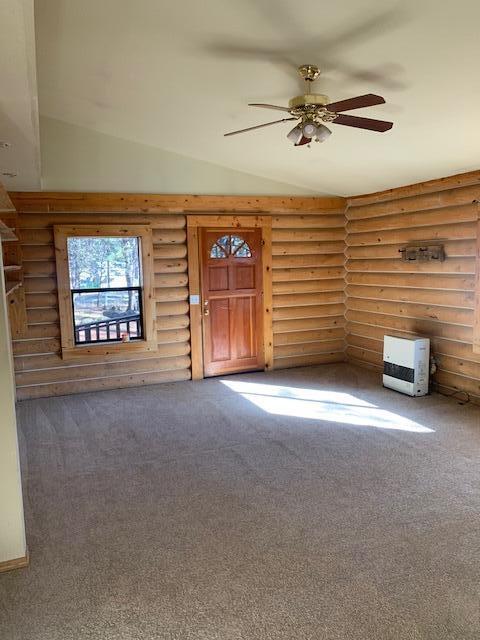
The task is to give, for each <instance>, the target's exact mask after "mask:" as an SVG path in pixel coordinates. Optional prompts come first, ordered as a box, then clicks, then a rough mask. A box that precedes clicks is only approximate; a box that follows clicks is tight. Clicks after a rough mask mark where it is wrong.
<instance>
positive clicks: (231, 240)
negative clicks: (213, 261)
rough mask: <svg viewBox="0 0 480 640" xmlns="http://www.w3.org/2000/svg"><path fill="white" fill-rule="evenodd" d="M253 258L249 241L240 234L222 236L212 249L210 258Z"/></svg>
mask: <svg viewBox="0 0 480 640" xmlns="http://www.w3.org/2000/svg"><path fill="white" fill-rule="evenodd" d="M228 256H233V257H234V258H251V257H252V252H251V250H250V247H249V246H248V243H247V242H246V241H245V240H244V239H243V238H241V237H240V236H234V235H227V236H221V237H220V238H218V239H217V240H215V242H214V243H213V245H212V248H211V249H210V258H228Z"/></svg>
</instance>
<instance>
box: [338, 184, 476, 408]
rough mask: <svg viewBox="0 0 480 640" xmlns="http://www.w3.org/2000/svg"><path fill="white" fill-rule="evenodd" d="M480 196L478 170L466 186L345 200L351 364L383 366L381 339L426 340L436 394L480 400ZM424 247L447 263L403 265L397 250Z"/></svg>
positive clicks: (415, 189)
mask: <svg viewBox="0 0 480 640" xmlns="http://www.w3.org/2000/svg"><path fill="white" fill-rule="evenodd" d="M469 176H470V177H469ZM436 185H437V190H435V186H436ZM424 189H425V190H426V192H423V190H424ZM479 197H480V174H479V173H478V172H477V173H476V174H468V175H467V176H466V178H465V182H462V179H461V177H458V179H454V178H452V179H446V181H445V182H442V181H430V182H429V183H426V184H425V185H424V186H422V185H411V186H410V187H405V188H401V189H398V190H390V191H389V192H384V193H383V194H372V196H371V197H370V196H362V197H359V198H352V199H350V200H349V203H348V207H347V212H346V217H347V220H348V222H347V238H346V245H347V248H346V250H345V255H346V263H345V266H346V278H345V279H346V288H345V293H346V308H347V311H346V314H345V318H346V321H347V324H346V342H347V349H346V353H347V356H348V359H349V360H351V361H352V362H356V363H358V364H362V365H364V366H368V367H373V368H380V367H381V366H382V351H383V337H384V335H385V334H388V333H394V334H396V335H405V336H411V335H421V336H425V337H428V338H430V340H431V348H432V354H433V356H434V357H435V360H436V363H437V367H438V371H437V373H436V374H435V375H434V377H433V380H434V381H435V383H436V384H437V386H438V388H439V389H440V390H444V391H452V390H455V389H458V390H462V391H465V392H467V393H469V394H470V395H472V396H473V399H475V400H480V354H475V353H474V351H473V345H472V342H473V328H472V327H473V323H474V309H475V306H476V305H478V304H479V303H480V301H479V300H478V299H476V296H475V273H476V264H475V254H476V241H477V240H476V237H477V219H478V205H477V204H476V203H475V201H476V200H478V198H479ZM426 241H433V242H434V243H442V244H444V246H445V252H446V256H447V257H446V260H445V262H439V263H434V262H425V263H418V264H415V263H406V262H402V260H401V258H400V253H399V249H401V248H402V247H403V246H405V244H407V243H408V242H412V243H418V242H426Z"/></svg>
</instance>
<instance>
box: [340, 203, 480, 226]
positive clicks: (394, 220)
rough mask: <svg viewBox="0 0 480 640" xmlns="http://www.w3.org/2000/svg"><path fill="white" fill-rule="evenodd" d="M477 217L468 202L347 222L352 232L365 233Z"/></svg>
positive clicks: (474, 218) (469, 220)
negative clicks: (461, 204) (442, 207)
mask: <svg viewBox="0 0 480 640" xmlns="http://www.w3.org/2000/svg"><path fill="white" fill-rule="evenodd" d="M479 195H480V194H479ZM476 218H477V207H476V205H475V204H468V205H464V206H457V207H447V208H445V209H433V210H431V211H421V210H415V211H414V212H412V213H403V214H400V215H386V216H382V217H379V218H374V217H370V216H369V217H367V218H364V219H361V220H349V221H348V222H347V232H348V233H349V234H352V233H365V232H368V231H374V232H377V231H378V230H379V229H381V230H382V231H386V230H387V229H412V228H417V227H419V228H422V227H437V226H442V225H448V224H450V223H451V222H452V220H456V221H457V222H475V221H476Z"/></svg>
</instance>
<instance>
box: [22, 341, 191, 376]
mask: <svg viewBox="0 0 480 640" xmlns="http://www.w3.org/2000/svg"><path fill="white" fill-rule="evenodd" d="M189 353H190V344H189V343H188V342H171V343H167V344H160V345H158V350H157V351H155V352H154V353H153V352H152V353H149V354H148V355H147V354H145V355H144V357H143V358H142V360H140V361H139V360H138V354H135V353H125V354H123V355H122V354H111V355H110V356H109V357H108V363H109V364H108V366H110V365H111V364H113V363H116V364H118V363H122V362H128V361H129V360H136V361H137V362H135V363H133V364H132V365H130V367H129V368H130V370H131V371H133V370H134V369H135V367H143V364H141V363H144V362H145V361H146V360H148V361H149V364H151V361H152V360H158V359H159V358H160V359H162V360H161V362H160V364H161V365H163V364H165V363H166V362H167V361H166V360H163V358H172V357H177V356H186V355H189ZM105 361H106V359H105V356H96V357H95V356H93V357H92V359H91V361H90V360H89V361H88V364H86V363H82V367H83V368H82V367H79V366H78V364H77V363H72V362H70V363H68V364H65V361H64V360H63V359H62V356H61V354H60V352H57V353H51V354H42V355H30V356H15V369H16V370H17V371H18V372H20V371H21V372H22V373H25V372H35V373H37V374H38V373H39V372H40V371H45V370H50V369H60V371H59V372H58V375H59V376H65V377H66V378H68V376H69V375H70V372H69V370H70V369H74V370H75V375H80V374H81V371H93V370H94V368H95V367H96V368H100V367H105V366H107V365H105ZM167 364H168V363H167ZM89 367H90V368H89ZM113 370H114V369H112V371H113ZM51 375H52V376H55V375H56V373H53V372H52V374H51Z"/></svg>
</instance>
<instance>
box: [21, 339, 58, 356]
mask: <svg viewBox="0 0 480 640" xmlns="http://www.w3.org/2000/svg"><path fill="white" fill-rule="evenodd" d="M40 353H60V340H59V339H58V338H45V339H43V340H42V339H40V340H37V339H30V340H16V341H15V342H14V344H13V355H14V356H30V355H37V354H40Z"/></svg>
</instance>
